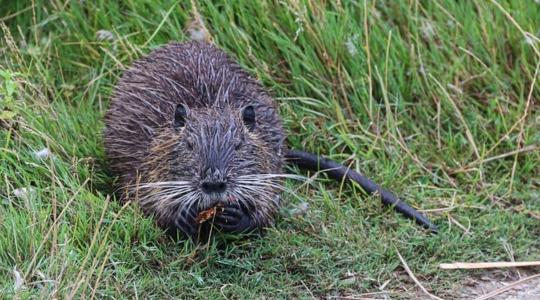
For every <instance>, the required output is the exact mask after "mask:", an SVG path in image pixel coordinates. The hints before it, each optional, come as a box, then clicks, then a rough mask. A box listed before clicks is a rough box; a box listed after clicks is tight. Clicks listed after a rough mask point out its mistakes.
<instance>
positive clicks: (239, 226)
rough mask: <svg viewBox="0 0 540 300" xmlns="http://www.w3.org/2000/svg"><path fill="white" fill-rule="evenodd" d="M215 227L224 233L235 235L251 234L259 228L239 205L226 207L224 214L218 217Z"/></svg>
mask: <svg viewBox="0 0 540 300" xmlns="http://www.w3.org/2000/svg"><path fill="white" fill-rule="evenodd" d="M214 225H216V226H217V227H218V228H219V229H220V230H222V231H224V232H234V233H242V232H249V231H252V230H254V229H256V228H257V227H258V226H257V224H256V223H255V221H253V219H252V218H251V217H250V216H249V215H248V214H247V213H246V212H244V211H243V210H242V208H241V207H240V206H238V205H231V206H227V207H225V208H224V209H223V212H222V213H220V214H218V215H216V218H215V220H214Z"/></svg>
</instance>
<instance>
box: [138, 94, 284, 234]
mask: <svg viewBox="0 0 540 300" xmlns="http://www.w3.org/2000/svg"><path fill="white" fill-rule="evenodd" d="M169 118H170V120H169V121H168V122H165V124H166V125H165V126H166V128H162V130H160V131H159V132H157V134H156V137H155V138H154V143H153V146H152V149H151V153H153V155H152V159H151V160H149V164H151V166H150V167H149V168H148V170H150V176H148V180H147V182H144V183H142V185H141V187H142V188H143V190H144V194H143V196H142V197H140V202H141V204H142V206H143V208H144V207H151V208H152V209H151V211H153V212H154V213H155V214H156V212H157V217H158V220H159V221H160V223H162V225H165V226H166V227H169V228H171V227H172V228H174V229H180V230H182V231H184V232H186V233H188V234H189V235H192V234H193V232H190V230H192V229H193V228H189V227H191V225H195V227H198V224H197V223H198V222H199V221H200V220H198V216H199V214H200V213H201V212H203V211H205V210H208V209H211V208H213V207H216V206H217V207H220V208H222V210H223V211H219V212H218V214H216V215H215V216H214V217H215V218H216V219H215V221H216V222H215V223H216V224H217V225H218V227H219V228H220V229H222V230H224V231H243V230H249V229H254V228H258V227H262V226H266V225H269V224H271V223H272V222H273V219H274V215H275V213H276V211H277V208H278V205H279V191H280V189H281V182H280V179H281V177H282V175H280V174H273V173H272V170H275V169H276V166H272V163H273V162H275V161H276V159H275V157H276V156H277V155H279V153H275V149H274V148H273V147H272V145H268V144H267V142H265V140H264V139H262V138H261V137H260V135H261V130H264V129H263V128H259V124H258V119H259V117H258V111H257V109H256V108H255V107H254V106H253V105H246V106H243V107H240V108H235V107H231V106H230V105H228V104H224V105H222V106H217V105H216V106H212V107H197V108H192V109H190V108H188V107H187V106H186V105H184V104H178V105H176V107H174V109H173V111H172V112H171V113H170V115H169ZM280 167H281V166H280ZM193 223H195V224H193Z"/></svg>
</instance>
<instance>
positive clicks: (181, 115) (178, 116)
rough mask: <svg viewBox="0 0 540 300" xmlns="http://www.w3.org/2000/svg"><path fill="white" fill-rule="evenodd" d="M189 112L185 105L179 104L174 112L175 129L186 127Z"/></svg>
mask: <svg viewBox="0 0 540 300" xmlns="http://www.w3.org/2000/svg"><path fill="white" fill-rule="evenodd" d="M186 118H187V110H186V107H185V106H184V105H183V104H178V105H177V106H176V109H175V110H174V120H173V127H174V129H180V128H182V127H184V126H186Z"/></svg>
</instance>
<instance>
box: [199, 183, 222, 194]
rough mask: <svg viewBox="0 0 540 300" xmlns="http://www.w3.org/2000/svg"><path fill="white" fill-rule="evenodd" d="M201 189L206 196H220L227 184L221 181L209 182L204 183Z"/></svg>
mask: <svg viewBox="0 0 540 300" xmlns="http://www.w3.org/2000/svg"><path fill="white" fill-rule="evenodd" d="M201 188H202V191H203V192H205V193H206V194H220V193H223V192H225V190H226V189H227V183H226V182H225V181H221V180H209V181H204V182H203V183H202V185H201Z"/></svg>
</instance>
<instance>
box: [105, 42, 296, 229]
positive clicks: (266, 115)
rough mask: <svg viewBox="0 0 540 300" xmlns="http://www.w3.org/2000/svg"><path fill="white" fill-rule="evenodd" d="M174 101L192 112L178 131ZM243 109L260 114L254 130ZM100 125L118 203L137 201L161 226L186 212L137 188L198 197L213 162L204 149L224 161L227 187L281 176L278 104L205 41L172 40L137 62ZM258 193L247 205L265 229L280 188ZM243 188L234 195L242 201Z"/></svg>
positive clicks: (281, 133) (171, 201)
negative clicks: (180, 184)
mask: <svg viewBox="0 0 540 300" xmlns="http://www.w3.org/2000/svg"><path fill="white" fill-rule="evenodd" d="M178 104H184V105H185V106H186V107H187V108H188V109H189V115H188V122H187V124H186V127H185V128H183V129H181V130H176V129H175V128H173V126H172V122H173V115H174V111H175V108H176V106H177V105H178ZM247 105H252V106H253V107H254V109H255V111H256V113H257V114H256V116H257V119H256V121H257V126H256V127H255V129H254V130H253V131H248V130H247V129H246V128H244V127H243V125H242V120H241V118H242V116H241V111H242V109H243V108H244V107H246V106H247ZM105 124H106V128H105V131H104V135H105V150H106V155H107V158H108V161H109V165H110V169H111V170H112V171H113V173H114V174H115V175H117V176H118V178H119V182H118V186H119V187H120V188H122V189H124V190H125V191H126V192H125V193H123V196H122V197H123V199H124V200H127V199H131V200H134V201H136V202H138V203H139V204H140V205H141V207H142V209H143V211H144V212H146V213H147V214H150V215H153V216H154V217H155V218H156V220H157V222H158V224H160V225H161V226H163V227H165V228H167V227H169V226H171V224H172V223H174V219H175V218H176V217H177V216H178V213H179V211H181V210H182V209H184V208H185V207H183V204H182V203H178V202H175V201H176V200H177V198H174V197H173V198H171V197H169V196H167V195H168V194H165V193H164V192H163V189H162V188H161V187H159V186H156V187H152V188H138V187H137V186H138V185H143V184H146V183H156V182H167V181H191V182H192V183H193V187H192V190H193V193H197V192H196V191H194V190H195V189H196V188H197V184H198V180H200V178H199V177H201V176H204V174H203V175H201V173H204V170H205V161H207V160H208V159H211V158H212V157H211V156H212V154H211V153H207V152H205V151H207V150H205V149H207V148H208V149H210V148H211V147H214V148H216V149H218V150H219V151H221V152H219V153H222V154H224V155H226V156H227V158H226V159H224V161H226V163H227V164H226V166H224V167H223V168H224V170H226V171H223V172H226V174H225V175H222V176H229V177H230V180H232V182H234V180H235V178H240V177H239V176H247V175H250V174H280V173H282V168H283V162H284V158H283V152H284V148H283V147H284V143H283V142H284V139H285V134H284V131H283V128H282V125H281V121H280V118H279V116H278V111H277V106H276V103H275V102H274V100H273V99H272V98H271V97H270V96H269V94H268V93H267V92H266V91H265V90H264V89H263V88H262V86H261V85H260V84H259V83H258V82H257V81H256V80H255V79H253V78H252V77H251V76H249V74H248V73H246V72H245V71H244V70H242V68H241V67H240V66H239V65H238V64H237V63H236V62H235V61H234V60H232V59H231V58H230V57H229V56H227V55H226V54H225V53H224V52H223V51H221V50H219V49H217V48H216V47H214V46H212V45H210V44H206V43H197V42H190V43H183V44H180V43H170V44H168V45H166V46H164V47H162V48H159V49H157V50H154V51H153V52H151V53H150V54H149V55H147V56H146V57H143V58H141V59H139V60H137V61H136V62H135V63H134V64H133V66H132V67H131V68H129V69H128V70H126V71H125V72H124V74H123V75H122V77H121V79H120V81H119V82H118V84H117V86H116V88H115V90H114V94H113V99H112V103H111V105H110V108H109V110H108V111H107V114H106V116H105ZM190 126H192V127H190ZM223 143H225V144H226V143H229V144H230V145H222V144H223ZM190 144H194V146H191V147H189V146H190ZM212 145H213V146H212ZM234 145H240V146H234ZM205 147H206V148H205ZM209 147H210V148H209ZM234 147H236V148H238V147H239V149H236V148H234ZM187 149H193V150H187ZM212 149H213V148H212ZM212 149H210V150H208V151H213V150H212ZM214 150H215V149H214ZM212 153H213V152H212ZM205 155H208V157H209V158H208V159H206V158H205V157H206V156H205ZM190 177H192V178H190ZM233 188H234V187H233ZM260 190H261V191H264V193H266V195H257V193H252V194H250V195H247V196H249V198H250V199H251V200H248V199H247V198H248V197H247V196H246V201H252V203H250V205H251V204H254V205H255V206H254V207H253V211H252V212H251V213H252V215H253V218H255V219H256V221H257V223H258V225H260V226H267V225H270V224H272V223H273V220H274V216H275V214H276V212H277V209H278V204H279V203H277V201H273V200H274V198H272V197H278V195H279V190H278V189H276V188H275V187H272V186H271V185H268V186H264V187H261V188H260ZM247 191H248V190H242V191H240V190H238V194H240V193H242V195H241V196H242V197H244V196H245V195H244V194H245V193H247ZM160 193H161V196H160ZM264 193H262V194H264ZM233 194H234V191H231V195H233ZM154 195H156V196H154ZM163 195H166V196H163ZM233 196H238V195H233ZM239 197H240V196H239ZM270 200H272V201H270ZM200 208H201V209H203V208H205V207H204V205H202V206H201V207H200Z"/></svg>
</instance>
